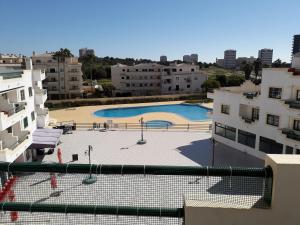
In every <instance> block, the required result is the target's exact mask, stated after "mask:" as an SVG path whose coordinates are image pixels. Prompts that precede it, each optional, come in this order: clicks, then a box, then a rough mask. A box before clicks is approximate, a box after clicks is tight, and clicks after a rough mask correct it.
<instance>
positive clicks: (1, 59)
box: [0, 53, 25, 64]
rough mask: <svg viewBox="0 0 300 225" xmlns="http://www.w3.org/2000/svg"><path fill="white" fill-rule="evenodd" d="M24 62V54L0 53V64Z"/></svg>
mask: <svg viewBox="0 0 300 225" xmlns="http://www.w3.org/2000/svg"><path fill="white" fill-rule="evenodd" d="M24 62H25V56H23V55H21V54H19V55H15V54H1V53H0V64H21V63H24Z"/></svg>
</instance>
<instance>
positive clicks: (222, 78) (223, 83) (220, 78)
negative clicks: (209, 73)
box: [216, 75, 227, 87]
mask: <svg viewBox="0 0 300 225" xmlns="http://www.w3.org/2000/svg"><path fill="white" fill-rule="evenodd" d="M216 80H217V81H219V83H220V85H221V87H225V86H226V83H227V78H226V76H225V75H216Z"/></svg>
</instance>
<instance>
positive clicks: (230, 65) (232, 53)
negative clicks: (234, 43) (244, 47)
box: [224, 49, 236, 69]
mask: <svg viewBox="0 0 300 225" xmlns="http://www.w3.org/2000/svg"><path fill="white" fill-rule="evenodd" d="M235 67H236V50H233V49H229V50H225V51H224V68H227V69H234V68H235Z"/></svg>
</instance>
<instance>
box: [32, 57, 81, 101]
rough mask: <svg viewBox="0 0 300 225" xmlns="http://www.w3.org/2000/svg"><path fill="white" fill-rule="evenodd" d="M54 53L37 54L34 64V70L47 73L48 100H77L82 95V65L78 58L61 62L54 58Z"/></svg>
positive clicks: (44, 84)
mask: <svg viewBox="0 0 300 225" xmlns="http://www.w3.org/2000/svg"><path fill="white" fill-rule="evenodd" d="M53 54H54V53H53V52H50V53H49V52H46V53H44V54H39V55H37V54H35V52H33V55H32V62H33V67H34V69H42V70H45V71H46V80H45V81H44V82H43V87H44V88H46V89H47V91H48V99H50V100H55V99H66V98H77V97H81V95H82V71H81V66H82V65H81V63H79V62H78V58H77V57H70V58H66V59H65V61H64V62H59V63H58V61H57V60H56V59H54V58H53Z"/></svg>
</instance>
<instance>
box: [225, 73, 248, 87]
mask: <svg viewBox="0 0 300 225" xmlns="http://www.w3.org/2000/svg"><path fill="white" fill-rule="evenodd" d="M244 81H245V78H244V77H243V76H238V75H231V76H228V77H227V86H228V87H231V86H240V85H241V84H242V83H243V82H244Z"/></svg>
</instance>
